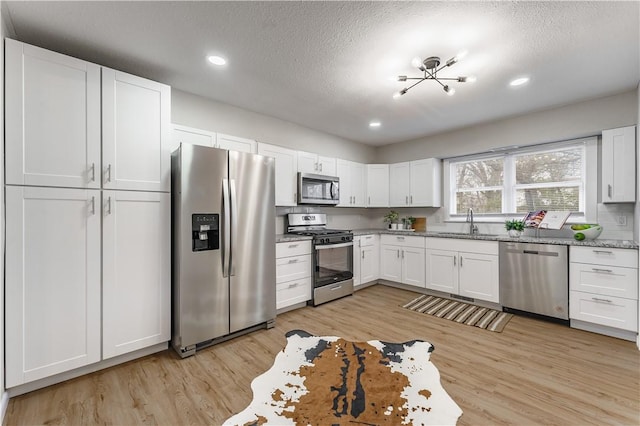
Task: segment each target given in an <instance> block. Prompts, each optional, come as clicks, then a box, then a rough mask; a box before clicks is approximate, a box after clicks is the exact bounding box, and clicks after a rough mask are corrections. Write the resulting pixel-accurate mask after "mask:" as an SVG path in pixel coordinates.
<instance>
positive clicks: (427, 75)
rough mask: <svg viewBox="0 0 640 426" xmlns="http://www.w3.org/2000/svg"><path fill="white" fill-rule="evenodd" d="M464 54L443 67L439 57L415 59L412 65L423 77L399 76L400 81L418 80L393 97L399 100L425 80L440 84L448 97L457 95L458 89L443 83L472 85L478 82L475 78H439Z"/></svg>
mask: <svg viewBox="0 0 640 426" xmlns="http://www.w3.org/2000/svg"><path fill="white" fill-rule="evenodd" d="M462 56H464V54H460V55H458V56H454V57H453V58H451V59H449V60H448V61H447V62H445V63H444V64H443V65H442V66H441V65H440V58H439V57H438V56H429V57H428V58H427V59H425V60H422V59H420V58H413V60H412V61H411V65H413V66H414V67H416V68H418V69H419V70H420V71H422V72H423V75H422V77H407V76H406V75H399V76H398V81H407V80H418V81H416V82H415V83H414V84H412V85H411V86H409V87H405V88H404V89H402V90H401V91H399V92H396V93H395V94H394V95H393V97H394V98H399V97H400V96H402V95H404V94H405V93H407V92H408V91H409V89H411V88H413V87H415V86H417V85H418V84H420V83H422V82H423V81H425V80H434V81H437V82H438V84H440V85H441V86H442V89H443V90H444V91H445V92H447V95H449V96H452V95H453V94H454V93H456V89H454V88H453V87H449V85H448V84H445V83H443V81H457V82H459V83H464V82H469V83H472V82H474V81H476V78H475V77H438V72H440V71H441V70H442V69H443V68H446V67H450V66H451V65H453V64H455V63H456V62H458V61H459V60H460V59H461V58H462Z"/></svg>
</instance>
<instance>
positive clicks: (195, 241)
mask: <svg viewBox="0 0 640 426" xmlns="http://www.w3.org/2000/svg"><path fill="white" fill-rule="evenodd" d="M219 224H220V215H219V214H193V215H191V242H192V245H191V249H192V251H206V250H218V249H219V248H220V233H219Z"/></svg>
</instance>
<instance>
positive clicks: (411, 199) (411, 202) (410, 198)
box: [409, 195, 413, 204]
mask: <svg viewBox="0 0 640 426" xmlns="http://www.w3.org/2000/svg"><path fill="white" fill-rule="evenodd" d="M409 203H410V204H413V195H409Z"/></svg>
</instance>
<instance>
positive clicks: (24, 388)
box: [3, 342, 169, 403]
mask: <svg viewBox="0 0 640 426" xmlns="http://www.w3.org/2000/svg"><path fill="white" fill-rule="evenodd" d="M167 349H169V342H165V343H159V344H157V345H154V346H149V347H148V348H144V349H140V350H137V351H134V352H130V353H128V354H124V355H120V356H117V357H114V358H109V359H107V360H104V361H100V362H96V363H95V364H91V365H86V366H84V367H80V368H76V369H75V370H71V371H65V372H64V373H60V374H56V375H54V376H50V377H45V378H44V379H40V380H36V381H33V382H29V383H25V384H23V385H19V386H15V387H12V388H10V389H7V391H6V392H5V395H7V394H8V397H7V403H8V398H13V397H14V396H18V395H23V394H25V393H28V392H33V391H35V390H38V389H42V388H45V387H47V386H51V385H55V384H57V383H62V382H64V381H67V380H70V379H75V378H76V377H80V376H84V375H85V374H89V373H94V372H96V371H98V370H103V369H105V368H109V367H113V366H114V365H118V364H122V363H125V362H128V361H132V360H134V359H137V358H142V357H144V356H147V355H151V354H154V353H157V352H162V351H165V350H167ZM3 398H4V395H3ZM3 402H4V401H3Z"/></svg>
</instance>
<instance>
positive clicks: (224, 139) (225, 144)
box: [216, 133, 258, 154]
mask: <svg viewBox="0 0 640 426" xmlns="http://www.w3.org/2000/svg"><path fill="white" fill-rule="evenodd" d="M216 148H221V149H228V150H230V151H239V152H248V153H250V154H255V153H256V152H257V150H258V149H257V142H256V141H254V140H253V139H247V138H240V137H238V136H231V135H223V134H222V133H218V134H217V135H216Z"/></svg>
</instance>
